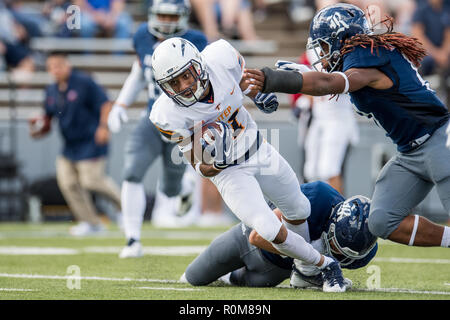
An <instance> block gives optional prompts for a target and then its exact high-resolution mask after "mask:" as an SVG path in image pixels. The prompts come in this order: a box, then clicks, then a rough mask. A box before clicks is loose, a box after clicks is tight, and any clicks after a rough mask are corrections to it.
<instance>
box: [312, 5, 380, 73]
mask: <svg viewBox="0 0 450 320" xmlns="http://www.w3.org/2000/svg"><path fill="white" fill-rule="evenodd" d="M371 32H372V31H371V29H370V27H369V22H368V20H367V19H366V17H365V15H364V11H362V10H361V9H360V8H358V7H357V6H354V5H352V4H345V3H340V4H335V5H331V6H327V7H325V8H323V9H321V10H320V11H319V12H317V13H316V15H315V16H314V18H313V20H312V21H311V25H310V27H309V38H308V43H307V45H306V48H307V49H309V50H314V52H315V54H316V55H317V58H318V59H317V60H316V61H314V62H312V65H313V67H314V68H316V69H317V70H322V68H321V66H320V65H319V66H318V64H319V63H321V61H323V60H326V61H327V66H326V71H328V72H332V71H338V70H339V68H340V67H341V62H342V61H341V53H340V50H341V48H342V46H343V45H344V42H345V40H346V39H348V38H350V37H352V36H354V35H356V34H370V33H371Z"/></svg>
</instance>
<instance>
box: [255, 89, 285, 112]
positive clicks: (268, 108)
mask: <svg viewBox="0 0 450 320" xmlns="http://www.w3.org/2000/svg"><path fill="white" fill-rule="evenodd" d="M253 102H254V103H255V104H256V106H257V107H258V109H259V110H261V111H262V112H264V113H272V112H274V111H276V110H277V109H278V105H279V103H278V99H277V96H276V95H275V93H260V92H258V93H257V94H256V96H255V98H254V99H253Z"/></svg>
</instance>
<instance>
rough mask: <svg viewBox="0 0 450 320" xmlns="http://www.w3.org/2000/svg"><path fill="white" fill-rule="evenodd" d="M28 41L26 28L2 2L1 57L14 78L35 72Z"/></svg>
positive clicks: (0, 13)
mask: <svg viewBox="0 0 450 320" xmlns="http://www.w3.org/2000/svg"><path fill="white" fill-rule="evenodd" d="M28 40H29V36H28V33H27V30H26V29H25V27H24V26H23V25H21V24H20V23H18V22H17V20H16V19H15V18H14V16H13V14H12V13H11V11H10V10H9V9H8V8H7V7H6V6H5V4H4V3H3V1H0V55H1V56H2V57H3V60H4V67H5V69H8V70H11V71H12V72H13V74H14V76H22V75H29V74H31V73H32V72H33V71H34V68H35V64H34V60H33V58H32V52H31V49H30V48H29V47H28Z"/></svg>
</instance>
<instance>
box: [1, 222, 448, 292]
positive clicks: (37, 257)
mask: <svg viewBox="0 0 450 320" xmlns="http://www.w3.org/2000/svg"><path fill="white" fill-rule="evenodd" d="M69 226H70V225H69V224H68V223H47V224H42V225H28V224H9V223H8V224H5V223H4V224H0V299H9V300H10V299H20V300H22V299H50V300H52V299H58V300H62V299H108V300H112V299H126V300H128V299H158V300H185V299H187V300H222V299H227V300H276V299H280V300H295V299H309V300H311V299H313V300H315V299H319V300H322V299H334V300H336V299H349V300H354V299H363V300H366V299H370V300H374V299H381V300H395V299H402V300H404V299H420V300H425V299H433V300H437V299H446V300H450V250H448V249H445V248H412V247H407V246H402V245H397V244H394V243H392V242H389V241H379V250H378V254H377V256H376V258H375V260H374V261H372V262H371V263H370V264H369V266H367V267H365V268H362V269H360V270H354V271H349V270H345V269H344V275H345V276H346V277H347V278H350V279H352V280H353V289H352V290H350V291H348V292H346V293H344V294H329V293H323V292H321V291H319V290H314V289H307V290H295V289H291V288H289V282H288V280H287V281H285V282H284V283H283V284H282V285H281V286H280V287H277V288H238V287H231V286H226V285H223V284H220V283H218V282H216V283H213V284H211V285H209V286H206V287H192V286H190V285H187V284H183V283H179V282H178V281H177V280H178V279H179V277H180V276H181V274H182V273H183V272H184V269H185V268H186V266H187V265H188V264H189V263H190V262H191V261H192V260H193V259H194V258H195V256H196V255H197V254H198V253H199V252H200V251H201V250H202V249H203V248H205V246H207V245H208V244H209V243H210V241H211V240H212V239H213V238H214V237H215V236H217V235H219V234H220V233H221V232H223V231H225V229H201V228H185V229H155V228H153V227H152V226H151V225H150V224H145V225H144V227H143V233H142V236H143V238H142V243H143V245H144V254H145V255H144V257H142V258H139V259H125V260H123V259H119V258H118V253H119V251H120V249H121V248H122V246H123V244H124V241H125V240H124V238H123V235H122V233H121V232H120V231H119V230H118V229H117V228H116V227H115V226H110V227H109V229H108V231H107V232H105V233H104V234H103V235H101V236H96V237H89V238H73V237H70V236H69V235H68V233H67V230H68V228H69ZM70 266H75V267H70ZM77 270H79V276H80V278H79V279H77V278H75V275H76V273H74V272H76V271H77Z"/></svg>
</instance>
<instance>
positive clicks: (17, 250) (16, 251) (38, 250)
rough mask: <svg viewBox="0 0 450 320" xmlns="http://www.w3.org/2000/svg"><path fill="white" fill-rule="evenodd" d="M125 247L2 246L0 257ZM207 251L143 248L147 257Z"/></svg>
mask: <svg viewBox="0 0 450 320" xmlns="http://www.w3.org/2000/svg"><path fill="white" fill-rule="evenodd" d="M122 249H123V247H112V246H106V247H82V248H77V249H74V248H58V247H18V246H0V255H76V254H83V253H103V254H118V253H119V252H120V251H121V250H122ZM205 249H206V246H154V247H143V253H144V254H145V255H160V256H189V255H197V254H199V253H201V252H202V251H203V250H205Z"/></svg>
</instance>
